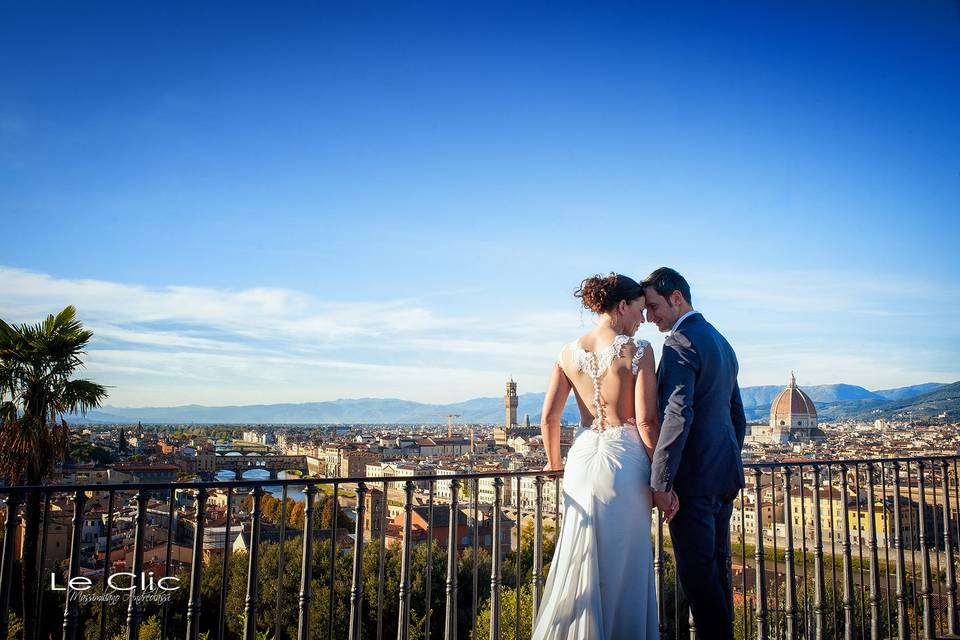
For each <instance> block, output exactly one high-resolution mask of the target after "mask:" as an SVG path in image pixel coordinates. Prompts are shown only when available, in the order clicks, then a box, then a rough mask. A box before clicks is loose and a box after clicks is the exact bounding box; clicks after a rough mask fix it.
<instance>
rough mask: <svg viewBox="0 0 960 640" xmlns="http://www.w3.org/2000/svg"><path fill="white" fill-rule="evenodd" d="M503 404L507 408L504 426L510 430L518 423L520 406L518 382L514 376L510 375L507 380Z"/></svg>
mask: <svg viewBox="0 0 960 640" xmlns="http://www.w3.org/2000/svg"><path fill="white" fill-rule="evenodd" d="M503 405H504V407H505V408H506V417H505V418H504V425H503V427H504V429H505V430H507V431H509V430H510V427H512V426H514V425H516V424H517V408H518V407H519V406H520V398H518V397H517V383H516V382H514V381H513V376H510V379H509V380H507V392H506V394H504V396H503Z"/></svg>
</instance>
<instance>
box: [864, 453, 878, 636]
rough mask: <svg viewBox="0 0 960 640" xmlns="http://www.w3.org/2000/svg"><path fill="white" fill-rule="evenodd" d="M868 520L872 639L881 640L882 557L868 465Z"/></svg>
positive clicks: (871, 479)
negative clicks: (878, 550) (878, 551)
mask: <svg viewBox="0 0 960 640" xmlns="http://www.w3.org/2000/svg"><path fill="white" fill-rule="evenodd" d="M866 467H867V518H869V520H870V522H869V523H868V525H867V526H868V528H867V530H868V535H869V536H870V537H869V538H868V545H869V549H870V638H871V639H872V640H880V567H879V565H880V557H879V555H878V553H877V526H876V519H877V509H876V506H875V504H874V503H875V502H876V500H875V497H874V491H873V481H874V478H873V465H872V464H869V463H868V464H867V465H866Z"/></svg>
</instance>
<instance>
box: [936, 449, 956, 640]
mask: <svg viewBox="0 0 960 640" xmlns="http://www.w3.org/2000/svg"><path fill="white" fill-rule="evenodd" d="M941 465H942V466H941V471H942V473H943V477H942V478H941V485H942V487H943V550H944V553H945V554H946V567H945V569H946V579H947V633H948V634H949V635H951V636H956V635H957V579H956V574H955V572H954V568H953V539H952V538H951V535H950V532H951V525H950V469H949V467H948V466H947V461H946V460H943V461H941ZM957 508H958V510H960V505H957Z"/></svg>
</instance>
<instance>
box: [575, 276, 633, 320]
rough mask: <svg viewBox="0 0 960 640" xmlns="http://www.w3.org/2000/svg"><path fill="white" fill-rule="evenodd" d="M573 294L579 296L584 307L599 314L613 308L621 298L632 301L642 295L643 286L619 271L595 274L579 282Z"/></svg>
mask: <svg viewBox="0 0 960 640" xmlns="http://www.w3.org/2000/svg"><path fill="white" fill-rule="evenodd" d="M573 295H574V296H575V297H577V298H580V300H581V302H583V306H584V307H586V308H587V309H590V311H593V312H594V313H598V314H599V313H604V312H606V311H610V310H611V309H614V308H615V307H616V306H617V305H618V304H620V301H621V300H625V301H627V302H633V301H634V300H636V299H637V298H639V297H641V296H642V295H643V287H641V286H640V284H639V283H638V282H637V281H636V280H634V279H633V278H630V277H628V276H624V275H620V274H619V273H611V274H609V275H606V276H602V275H600V274H597V275H595V276H590V277H589V278H587V279H586V280H584V281H583V282H581V283H580V288H579V289H577V290H576V292H575V293H574V294H573Z"/></svg>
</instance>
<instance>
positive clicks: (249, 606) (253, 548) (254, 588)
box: [131, 485, 309, 640]
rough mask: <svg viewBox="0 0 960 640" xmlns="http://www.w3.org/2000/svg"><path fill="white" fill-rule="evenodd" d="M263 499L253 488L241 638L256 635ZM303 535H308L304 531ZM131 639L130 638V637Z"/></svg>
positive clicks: (259, 490)
mask: <svg viewBox="0 0 960 640" xmlns="http://www.w3.org/2000/svg"><path fill="white" fill-rule="evenodd" d="M262 499H263V487H262V486H260V485H257V486H256V487H254V489H253V507H252V509H253V520H252V521H251V523H250V551H249V552H248V555H247V558H248V560H249V564H248V569H247V596H246V598H245V599H244V606H243V640H255V638H256V636H257V605H258V604H259V602H260V593H259V588H260V517H261V515H262V513H261V506H260V502H261V500H262ZM304 535H309V534H308V533H307V532H304ZM131 640H132V639H131Z"/></svg>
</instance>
